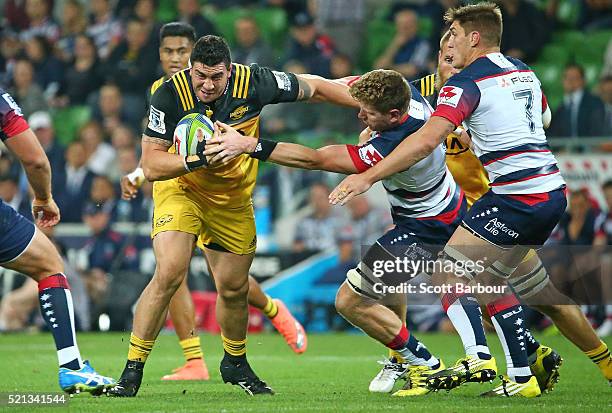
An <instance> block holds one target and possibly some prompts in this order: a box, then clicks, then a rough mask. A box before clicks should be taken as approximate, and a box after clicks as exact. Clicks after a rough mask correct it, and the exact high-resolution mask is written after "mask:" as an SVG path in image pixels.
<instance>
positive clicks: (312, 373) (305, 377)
mask: <svg viewBox="0 0 612 413" xmlns="http://www.w3.org/2000/svg"><path fill="white" fill-rule="evenodd" d="M201 337H202V347H203V350H204V355H205V360H206V362H207V364H208V368H209V370H210V373H211V380H210V381H208V382H162V381H161V380H160V378H161V376H163V375H164V374H167V373H169V372H170V371H171V370H172V369H173V368H175V367H178V366H180V365H181V364H182V363H183V358H182V354H181V350H180V347H179V345H178V341H177V339H176V337H175V336H174V335H173V334H167V333H166V334H163V335H161V336H160V338H159V339H158V341H157V343H156V346H155V348H154V350H153V353H152V354H151V356H150V357H149V360H148V362H147V366H146V368H145V378H144V381H143V385H142V387H141V389H140V392H139V394H138V396H137V397H136V398H134V399H111V398H107V397H99V398H95V397H91V396H90V395H88V394H82V395H78V396H75V397H74V398H72V399H71V400H70V402H69V403H68V406H67V408H63V407H60V408H59V409H60V410H64V409H67V410H69V411H87V412H96V411H100V412H114V411H117V412H122V413H128V412H143V411H146V412H170V411H180V412H201V411H206V412H209V411H210V412H275V413H280V412H317V411H323V412H328V411H333V412H378V411H385V412H393V411H407V410H410V411H418V412H436V413H439V412H460V411H474V410H478V411H482V412H486V413H489V412H496V411H502V410H504V411H521V410H524V409H525V408H529V409H537V411H538V412H548V411H550V412H553V411H554V412H558V411H580V412H585V411H606V410H608V411H609V410H610V409H611V408H612V397H610V396H611V393H612V388H610V387H609V386H608V383H607V382H606V381H605V380H604V379H603V377H602V376H601V374H600V373H599V370H598V369H597V368H596V367H595V366H594V365H593V364H592V363H591V362H590V361H589V360H588V359H587V358H586V356H584V355H583V354H581V353H580V352H579V351H578V350H577V349H576V348H575V347H573V346H572V345H571V344H569V342H568V341H567V340H565V339H564V338H563V337H560V336H554V337H545V338H544V339H543V340H542V342H543V343H544V344H547V345H550V346H553V347H554V348H555V349H556V350H557V351H559V353H561V355H562V356H563V358H564V360H565V362H564V364H563V367H562V369H561V380H560V382H559V384H558V385H557V387H556V388H555V390H554V391H553V392H552V393H550V394H547V395H545V396H543V397H540V398H538V399H532V400H524V399H522V400H521V399H490V398H487V399H483V398H478V397H477V396H478V394H480V393H481V392H483V391H486V390H488V389H490V388H491V385H489V384H482V385H478V384H472V385H467V386H464V387H462V388H460V389H458V390H455V391H453V392H450V393H447V392H439V393H434V394H429V395H427V396H424V397H418V398H394V397H390V395H386V394H371V393H369V392H368V384H369V382H370V380H371V379H372V377H374V375H375V374H376V373H377V372H378V369H379V367H380V366H379V365H378V364H376V360H377V359H381V358H382V357H383V355H384V354H386V351H385V349H384V348H383V347H382V346H380V345H378V344H377V343H375V342H374V341H372V340H371V339H369V338H367V337H365V336H363V335H360V334H325V335H311V336H309V348H308V351H307V352H306V353H305V354H303V355H300V356H298V355H295V354H293V352H292V351H291V350H290V349H289V348H288V347H287V345H286V344H285V343H284V341H283V340H282V338H281V337H280V336H278V335H276V334H262V335H252V336H250V337H249V342H248V347H247V348H248V355H249V361H250V363H251V365H252V367H253V369H254V370H255V371H256V372H257V373H258V374H259V375H260V377H261V378H262V379H263V380H265V381H267V382H268V384H270V386H271V387H272V388H273V389H274V390H275V391H276V392H277V394H276V395H275V396H273V397H257V398H249V397H247V396H246V395H245V394H243V392H242V391H241V390H240V389H239V388H237V387H235V386H229V385H225V384H223V383H222V382H221V378H220V376H219V372H218V366H219V361H220V357H221V355H222V347H221V341H220V339H219V337H218V336H211V335H204V334H203V335H201ZM419 338H420V339H421V340H422V341H423V342H424V343H425V344H426V345H427V346H428V347H429V349H430V350H431V351H432V352H433V353H434V354H436V355H437V356H439V357H441V358H442V359H443V360H444V362H445V363H446V364H447V365H449V364H451V363H453V362H454V361H455V359H457V358H459V357H461V356H462V347H461V343H460V341H459V338H458V337H457V336H456V335H444V334H419ZM78 339H79V346H80V349H81V353H82V355H83V356H84V357H85V358H87V359H89V360H91V363H92V365H93V366H94V368H95V369H96V370H97V371H98V372H99V373H100V374H104V375H110V376H113V377H115V378H117V377H118V376H119V375H120V374H121V370H122V369H123V366H124V364H125V357H126V354H127V346H128V341H129V333H123V334H117V333H113V334H80V335H79V337H78ZM489 343H490V345H491V347H492V351H493V352H494V356H495V357H496V358H497V361H498V367H499V368H500V370H501V372H503V371H504V369H505V363H504V356H503V353H502V351H501V347H500V346H499V341H498V340H497V338H496V337H494V336H490V337H489ZM608 343H610V341H608ZM0 354H1V357H0V358H1V362H0V365H1V366H2V375H1V378H0V392H16V391H18V392H57V391H58V390H59V387H58V384H57V359H56V354H55V351H54V347H53V342H52V338H51V336H50V335H49V334H34V335H29V334H6V335H2V336H0ZM400 383H403V381H401V382H400ZM400 386H401V384H398V385H397V386H396V388H399V387H400ZM0 410H4V411H10V412H18V411H34V412H43V411H55V412H57V411H59V410H58V408H57V407H53V408H44V407H37V408H36V409H35V410H33V408H32V407H24V408H23V409H21V408H18V407H10V408H6V406H0Z"/></svg>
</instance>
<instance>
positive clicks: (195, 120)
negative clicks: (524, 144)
mask: <svg viewBox="0 0 612 413" xmlns="http://www.w3.org/2000/svg"><path fill="white" fill-rule="evenodd" d="M213 132H214V127H213V123H212V121H211V120H210V119H209V118H208V117H206V116H205V115H202V114H201V113H190V114H188V115H186V116H185V117H183V118H182V119H181V120H180V121H179V123H178V125H176V129H174V148H175V150H176V153H177V154H179V155H183V156H188V155H194V154H196V153H198V152H202V151H204V147H205V146H206V141H208V140H210V139H211V138H212V136H213Z"/></svg>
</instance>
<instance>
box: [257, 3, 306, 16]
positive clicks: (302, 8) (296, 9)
mask: <svg viewBox="0 0 612 413" xmlns="http://www.w3.org/2000/svg"><path fill="white" fill-rule="evenodd" d="M263 1H264V2H265V3H267V4H268V5H269V6H272V7H279V8H282V9H283V10H285V13H287V21H293V19H294V18H295V16H297V15H298V14H300V13H304V12H306V10H307V7H306V1H307V0H263Z"/></svg>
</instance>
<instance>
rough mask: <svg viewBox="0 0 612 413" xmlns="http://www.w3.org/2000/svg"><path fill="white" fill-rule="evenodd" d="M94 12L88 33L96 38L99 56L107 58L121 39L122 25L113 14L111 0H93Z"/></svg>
mask: <svg viewBox="0 0 612 413" xmlns="http://www.w3.org/2000/svg"><path fill="white" fill-rule="evenodd" d="M89 7H90V10H91V12H92V15H91V19H90V20H91V21H90V24H89V27H88V28H87V34H88V35H90V36H91V37H92V38H93V39H94V43H95V44H96V48H97V49H98V56H99V57H100V58H101V59H106V57H108V55H109V54H110V52H111V51H112V50H113V48H114V47H115V46H116V45H117V44H118V43H119V41H120V40H121V35H122V32H121V25H120V24H119V21H117V20H116V19H115V17H114V16H113V14H112V8H111V5H110V0H91V1H90V2H89Z"/></svg>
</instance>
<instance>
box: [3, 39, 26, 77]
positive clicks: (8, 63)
mask: <svg viewBox="0 0 612 413" xmlns="http://www.w3.org/2000/svg"><path fill="white" fill-rule="evenodd" d="M21 49H22V46H21V43H20V42H19V36H18V35H17V33H14V32H10V31H7V30H4V31H0V64H2V66H0V81H3V84H9V83H10V82H11V79H12V76H13V73H12V72H13V66H14V64H15V59H16V58H17V57H18V56H19V55H20V54H21V52H22V50H21Z"/></svg>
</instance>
